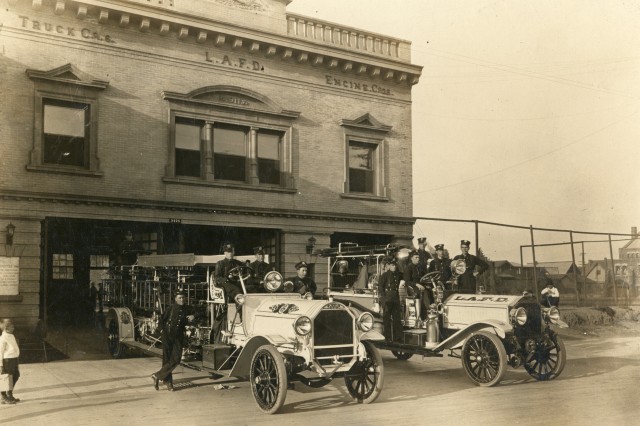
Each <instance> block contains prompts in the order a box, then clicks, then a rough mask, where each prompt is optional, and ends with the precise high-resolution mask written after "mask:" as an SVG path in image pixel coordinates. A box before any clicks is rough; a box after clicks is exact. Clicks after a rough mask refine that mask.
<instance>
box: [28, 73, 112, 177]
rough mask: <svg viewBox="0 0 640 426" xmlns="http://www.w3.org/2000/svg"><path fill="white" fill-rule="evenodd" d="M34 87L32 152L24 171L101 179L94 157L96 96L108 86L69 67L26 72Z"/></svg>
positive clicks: (95, 144) (96, 134)
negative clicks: (78, 175)
mask: <svg viewBox="0 0 640 426" xmlns="http://www.w3.org/2000/svg"><path fill="white" fill-rule="evenodd" d="M27 75H28V76H29V78H30V79H31V80H32V81H33V82H34V86H35V101H34V105H35V114H34V126H33V128H34V133H33V148H32V149H31V155H30V162H29V164H28V165H27V169H28V170H31V171H43V172H47V173H51V172H53V173H66V174H80V175H84V176H102V173H101V172H100V170H99V161H98V157H97V152H98V149H97V145H98V130H97V126H98V94H99V93H100V91H102V90H104V89H106V88H107V86H108V85H109V83H108V82H106V81H100V80H94V79H92V78H91V77H89V76H87V75H85V73H83V72H81V71H80V70H78V69H77V68H76V67H75V66H73V65H72V64H67V65H63V66H61V67H59V68H55V69H53V70H50V71H39V70H27Z"/></svg>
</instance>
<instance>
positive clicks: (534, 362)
mask: <svg viewBox="0 0 640 426" xmlns="http://www.w3.org/2000/svg"><path fill="white" fill-rule="evenodd" d="M566 361H567V352H566V350H565V348H564V342H563V341H562V340H561V339H560V337H559V336H558V335H553V336H543V337H542V339H540V341H539V342H536V344H535V347H534V348H532V350H531V351H530V352H529V353H527V355H526V358H525V362H524V368H525V370H527V373H529V375H530V376H531V377H533V378H534V379H536V380H552V379H555V378H556V377H558V376H559V375H560V373H562V370H563V369H564V365H565V363H566Z"/></svg>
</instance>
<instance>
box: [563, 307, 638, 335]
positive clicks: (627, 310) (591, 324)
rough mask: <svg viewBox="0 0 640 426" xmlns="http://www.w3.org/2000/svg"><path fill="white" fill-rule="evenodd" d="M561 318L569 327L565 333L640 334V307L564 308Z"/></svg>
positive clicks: (564, 330)
mask: <svg viewBox="0 0 640 426" xmlns="http://www.w3.org/2000/svg"><path fill="white" fill-rule="evenodd" d="M560 312H561V318H562V320H563V321H565V322H566V323H567V324H569V328H568V329H563V330H562V331H561V333H562V334H565V335H583V336H601V337H613V336H620V337H623V336H640V307H638V306H632V307H624V308H623V307H615V308H611V307H605V308H564V309H561V311H560Z"/></svg>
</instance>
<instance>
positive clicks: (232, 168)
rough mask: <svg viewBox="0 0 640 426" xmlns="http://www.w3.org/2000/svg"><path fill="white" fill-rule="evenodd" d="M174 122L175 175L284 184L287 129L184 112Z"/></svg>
mask: <svg viewBox="0 0 640 426" xmlns="http://www.w3.org/2000/svg"><path fill="white" fill-rule="evenodd" d="M174 122H175V131H174V146H175V149H174V152H175V154H174V167H175V168H174V173H175V177H187V178H197V179H202V180H211V181H220V182H230V183H243V184H244V183H246V184H253V185H269V186H282V184H283V178H282V175H283V173H284V168H283V160H282V158H283V145H284V140H285V135H286V130H284V129H283V130H277V129H272V128H259V127H255V126H249V125H246V126H244V125H238V124H234V123H227V122H218V121H216V122H209V121H207V120H204V119H199V118H190V117H183V116H180V115H176V116H175V118H174ZM208 153H210V154H209V155H208ZM209 158H210V159H209Z"/></svg>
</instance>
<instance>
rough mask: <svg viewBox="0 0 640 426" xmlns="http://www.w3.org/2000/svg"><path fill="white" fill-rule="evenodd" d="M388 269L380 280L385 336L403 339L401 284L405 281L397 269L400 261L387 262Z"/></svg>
mask: <svg viewBox="0 0 640 426" xmlns="http://www.w3.org/2000/svg"><path fill="white" fill-rule="evenodd" d="M387 266H388V268H389V269H388V270H386V271H385V272H384V273H383V274H382V275H381V276H380V281H379V282H378V293H379V294H380V303H381V304H382V306H383V308H384V314H383V317H382V318H383V321H384V337H385V338H386V339H387V340H389V341H392V340H393V341H398V342H399V341H402V323H401V320H402V318H401V316H400V315H401V314H400V312H401V310H402V309H401V305H400V294H399V289H400V285H401V284H403V283H404V281H402V280H401V279H400V273H399V272H398V271H396V268H397V266H398V262H397V261H396V260H395V259H391V260H389V261H388V263H387Z"/></svg>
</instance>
